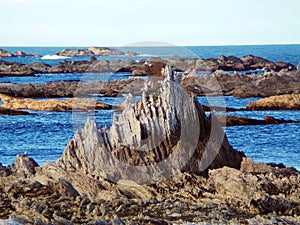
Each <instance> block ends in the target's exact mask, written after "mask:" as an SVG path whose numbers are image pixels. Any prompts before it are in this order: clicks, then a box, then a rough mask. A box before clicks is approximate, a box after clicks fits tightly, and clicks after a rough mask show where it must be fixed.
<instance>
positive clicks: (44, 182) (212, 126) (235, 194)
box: [0, 67, 300, 225]
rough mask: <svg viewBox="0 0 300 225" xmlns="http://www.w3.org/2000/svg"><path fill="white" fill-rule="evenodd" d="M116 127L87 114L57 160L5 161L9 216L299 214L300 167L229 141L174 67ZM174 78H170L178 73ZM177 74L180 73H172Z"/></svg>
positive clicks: (156, 219) (48, 220)
mask: <svg viewBox="0 0 300 225" xmlns="http://www.w3.org/2000/svg"><path fill="white" fill-rule="evenodd" d="M164 73H167V77H168V78H169V80H166V81H165V82H164V84H162V87H161V88H160V89H159V91H158V92H156V93H155V94H152V95H143V98H142V99H141V101H139V102H134V101H133V100H132V98H130V97H128V98H127V104H126V107H125V109H124V111H123V112H122V113H121V114H118V115H115V118H114V120H113V124H112V126H111V127H110V128H105V127H104V128H101V129H99V128H98V127H97V125H96V123H95V122H94V121H93V120H88V121H87V122H86V125H85V127H84V128H83V130H82V131H80V132H77V133H76V134H75V136H74V138H73V139H72V140H70V141H69V143H68V145H67V146H66V148H65V150H64V153H63V155H62V157H61V158H59V159H58V160H57V161H56V162H55V163H45V164H44V165H43V167H39V165H38V164H37V163H36V162H35V161H34V160H33V159H32V158H30V157H28V156H27V155H18V156H17V158H16V162H15V164H14V165H12V166H3V165H1V164H0V176H1V179H0V190H1V192H0V218H1V219H8V218H9V216H10V219H11V220H13V221H15V222H18V223H20V224H28V223H29V224H41V225H42V224H83V223H84V224H125V223H134V224H169V223H176V224H182V223H201V222H213V223H218V222H219V223H223V224H231V223H236V224H239V223H241V224H244V223H250V224H251V223H260V222H261V223H267V224H268V223H273V222H278V223H299V216H300V201H299V194H300V184H299V179H300V174H299V172H298V171H296V170H295V169H293V168H285V167H284V166H282V165H280V166H279V165H277V164H274V165H272V166H269V165H265V164H263V163H260V164H256V163H254V162H253V161H252V160H251V159H246V158H244V159H243V161H242V157H244V154H243V153H241V152H238V151H236V150H234V149H232V147H231V146H230V144H229V143H228V140H227V138H226V135H225V134H224V132H223V130H222V129H221V127H220V124H219V123H218V122H217V121H216V118H215V117H214V116H213V115H211V116H209V117H206V115H205V113H204V111H203V109H202V107H201V105H200V104H199V103H198V102H197V101H196V100H195V98H194V96H193V94H188V93H187V92H186V91H184V90H183V89H181V88H180V87H179V85H178V84H176V82H174V80H175V79H172V78H173V74H172V72H171V71H170V68H169V67H167V68H165V70H164ZM170 78H171V79H170ZM171 80H173V81H171Z"/></svg>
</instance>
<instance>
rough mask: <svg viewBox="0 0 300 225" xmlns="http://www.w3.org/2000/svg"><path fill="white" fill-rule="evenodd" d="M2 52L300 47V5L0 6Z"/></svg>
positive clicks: (229, 1) (234, 0) (33, 2)
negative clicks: (138, 46) (136, 46)
mask: <svg viewBox="0 0 300 225" xmlns="http://www.w3.org/2000/svg"><path fill="white" fill-rule="evenodd" d="M0 7H1V8H0V10H1V13H0V30H1V34H0V46H124V45H130V44H131V43H140V42H147V41H156V42H163V43H169V44H173V45H184V46H185V45H244V44H250V45H251V44H292V43H300V1H299V0H284V1H283V0H249V1H248V0H185V1H180V0H173V1H171V0H148V1H146V0H131V1H129V0H71V1H66V0H0Z"/></svg>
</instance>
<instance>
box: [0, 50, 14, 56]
mask: <svg viewBox="0 0 300 225" xmlns="http://www.w3.org/2000/svg"><path fill="white" fill-rule="evenodd" d="M0 57H14V55H13V54H12V53H10V52H8V51H6V50H4V49H0Z"/></svg>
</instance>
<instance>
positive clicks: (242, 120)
mask: <svg viewBox="0 0 300 225" xmlns="http://www.w3.org/2000/svg"><path fill="white" fill-rule="evenodd" d="M217 118H218V120H219V121H220V122H221V123H222V124H226V126H227V127H231V126H247V125H268V124H284V123H299V122H300V120H299V121H294V120H285V119H276V118H274V117H272V116H265V117H264V119H263V120H257V119H251V118H247V117H240V116H228V115H224V114H219V115H217Z"/></svg>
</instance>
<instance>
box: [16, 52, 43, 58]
mask: <svg viewBox="0 0 300 225" xmlns="http://www.w3.org/2000/svg"><path fill="white" fill-rule="evenodd" d="M16 56H18V57H36V58H40V57H42V56H41V55H39V54H30V53H25V52H22V51H16Z"/></svg>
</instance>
